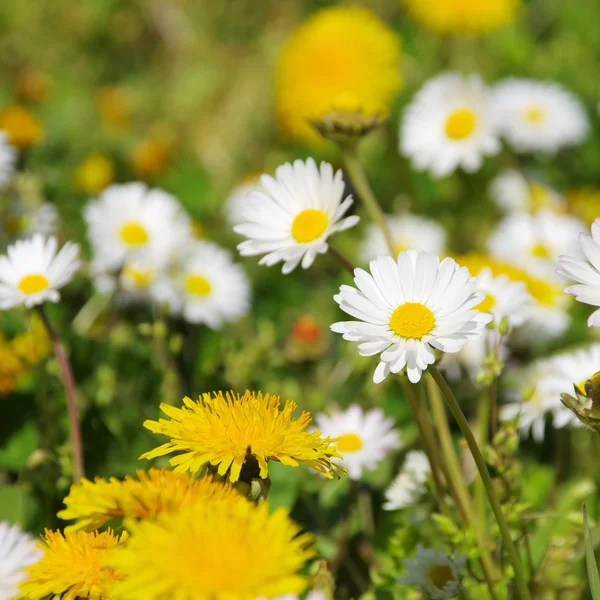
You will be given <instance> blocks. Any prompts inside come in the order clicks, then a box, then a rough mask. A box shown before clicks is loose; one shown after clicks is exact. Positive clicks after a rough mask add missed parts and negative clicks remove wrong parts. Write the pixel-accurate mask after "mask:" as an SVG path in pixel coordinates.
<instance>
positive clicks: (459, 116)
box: [446, 108, 477, 140]
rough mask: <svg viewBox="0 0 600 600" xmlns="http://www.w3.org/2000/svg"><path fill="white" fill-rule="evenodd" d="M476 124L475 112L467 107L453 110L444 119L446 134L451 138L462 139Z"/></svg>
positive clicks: (469, 133)
mask: <svg viewBox="0 0 600 600" xmlns="http://www.w3.org/2000/svg"><path fill="white" fill-rule="evenodd" d="M476 125H477V117H476V116H475V113H474V112H473V111H472V110H470V109H468V108H460V109H458V110H455V111H454V112H453V113H452V114H451V115H450V116H449V117H448V119H447V120H446V135H447V136H448V137H449V138H450V139H451V140H464V139H465V138H466V137H468V136H470V135H471V133H473V130H474V129H475V126H476Z"/></svg>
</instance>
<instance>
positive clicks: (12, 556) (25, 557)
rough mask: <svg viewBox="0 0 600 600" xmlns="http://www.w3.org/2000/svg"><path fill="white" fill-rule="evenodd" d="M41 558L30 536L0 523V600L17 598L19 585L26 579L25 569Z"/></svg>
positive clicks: (4, 523)
mask: <svg viewBox="0 0 600 600" xmlns="http://www.w3.org/2000/svg"><path fill="white" fill-rule="evenodd" d="M41 557H42V552H41V551H40V550H38V548H37V545H36V543H35V541H34V539H33V537H32V536H30V535H29V534H27V533H23V532H22V531H21V530H20V529H19V528H18V527H17V526H16V525H9V524H8V523H7V522H5V521H4V522H0V598H2V600H12V599H13V598H17V597H19V595H20V594H19V584H20V583H21V582H23V581H25V579H27V572H26V569H27V568H28V567H30V566H31V565H33V564H35V563H36V562H37V561H38V560H40V558H41Z"/></svg>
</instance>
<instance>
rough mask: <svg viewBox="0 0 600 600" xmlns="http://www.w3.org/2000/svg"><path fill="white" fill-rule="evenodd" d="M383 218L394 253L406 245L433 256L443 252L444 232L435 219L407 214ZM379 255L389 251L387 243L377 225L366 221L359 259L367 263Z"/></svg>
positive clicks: (403, 248) (444, 245) (402, 249)
mask: <svg viewBox="0 0 600 600" xmlns="http://www.w3.org/2000/svg"><path fill="white" fill-rule="evenodd" d="M386 220H387V222H388V225H389V228H390V232H391V234H392V238H393V239H394V243H395V248H394V250H395V251H394V256H396V255H398V253H399V252H403V251H404V250H408V249H409V248H415V249H416V250H426V251H427V252H433V253H434V254H437V255H440V254H442V253H443V252H444V250H445V248H446V232H445V231H444V228H443V227H442V226H441V225H439V224H438V223H436V222H435V221H432V220H431V219H426V218H425V217H419V216H417V215H409V214H404V215H394V216H388V217H386ZM381 254H389V249H388V245H387V242H386V241H385V238H384V237H383V234H382V233H381V228H379V227H378V226H377V225H375V224H370V225H369V226H368V227H367V234H366V236H365V239H364V241H363V244H362V248H361V258H362V260H363V261H364V262H368V261H370V260H373V259H374V258H377V257H378V256H379V255H381Z"/></svg>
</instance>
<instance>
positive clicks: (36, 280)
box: [18, 273, 48, 294]
mask: <svg viewBox="0 0 600 600" xmlns="http://www.w3.org/2000/svg"><path fill="white" fill-rule="evenodd" d="M47 287H48V280H47V279H46V278H45V277H44V276H43V275H41V274H40V273H34V274H32V275H25V277H23V279H21V281H19V285H18V288H19V289H20V290H21V291H22V292H23V293H24V294H36V293H37V292H41V291H42V290H45V289H46V288H47Z"/></svg>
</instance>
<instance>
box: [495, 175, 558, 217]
mask: <svg viewBox="0 0 600 600" xmlns="http://www.w3.org/2000/svg"><path fill="white" fill-rule="evenodd" d="M490 193H491V196H492V199H493V200H494V202H495V203H496V205H497V206H498V208H500V209H501V210H502V211H504V212H509V213H510V212H529V213H535V212H537V211H538V210H544V209H546V210H550V211H553V212H562V211H564V210H565V209H566V202H565V199H564V198H563V197H562V196H561V195H560V194H559V193H558V192H556V191H554V190H553V189H552V188H550V187H548V186H547V185H544V184H543V183H540V182H539V181H535V180H528V179H526V178H525V177H524V176H523V175H521V173H519V171H516V170H514V169H506V170H505V171H502V173H500V174H499V175H498V176H497V177H496V178H495V179H494V180H493V181H492V184H491V186H490Z"/></svg>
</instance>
